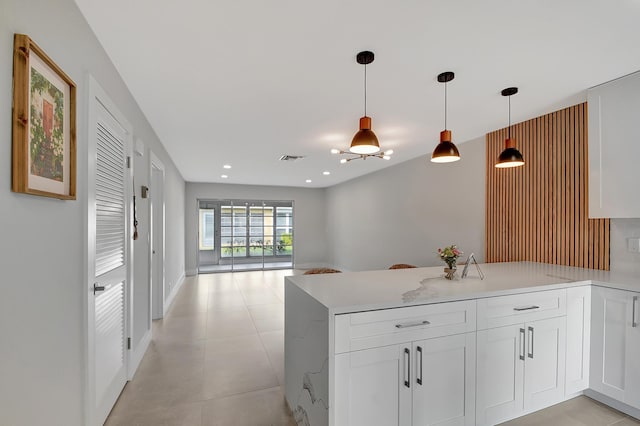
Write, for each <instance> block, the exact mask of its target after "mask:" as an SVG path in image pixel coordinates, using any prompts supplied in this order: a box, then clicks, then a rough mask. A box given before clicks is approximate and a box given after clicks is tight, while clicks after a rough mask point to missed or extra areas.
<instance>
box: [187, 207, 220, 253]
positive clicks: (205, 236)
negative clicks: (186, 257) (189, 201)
mask: <svg viewBox="0 0 640 426" xmlns="http://www.w3.org/2000/svg"><path fill="white" fill-rule="evenodd" d="M214 220H215V216H214V210H213V209H200V235H199V238H198V240H199V241H198V244H199V247H200V250H213V249H215V242H214V240H215V238H214V231H213V229H214V228H213V226H214V223H215V222H214ZM192 229H193V228H192Z"/></svg>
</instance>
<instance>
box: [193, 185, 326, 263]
mask: <svg viewBox="0 0 640 426" xmlns="http://www.w3.org/2000/svg"><path fill="white" fill-rule="evenodd" d="M325 194H326V190H325V189H312V188H293V187H284V186H259V185H229V184H216V183H192V182H188V183H187V190H186V204H185V205H184V206H185V212H186V218H185V219H186V237H187V238H186V243H185V249H186V259H187V267H186V270H187V274H189V275H193V274H195V273H196V272H197V269H198V264H197V258H198V253H197V238H198V210H197V200H199V199H203V200H223V199H231V200H243V199H246V200H282V201H289V200H292V201H293V202H294V208H293V214H294V217H293V223H294V227H295V232H294V235H293V238H294V241H293V250H294V266H295V267H296V268H309V267H314V266H325V265H326V263H327V240H328V236H327V222H326V208H325V201H326V200H325Z"/></svg>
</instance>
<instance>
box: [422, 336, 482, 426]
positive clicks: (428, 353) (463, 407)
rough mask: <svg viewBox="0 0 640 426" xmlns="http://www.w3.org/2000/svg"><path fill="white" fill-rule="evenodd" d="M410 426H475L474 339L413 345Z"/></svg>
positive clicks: (436, 341) (431, 341)
mask: <svg viewBox="0 0 640 426" xmlns="http://www.w3.org/2000/svg"><path fill="white" fill-rule="evenodd" d="M412 346H413V354H414V357H415V363H414V366H415V367H414V374H413V376H414V381H413V383H412V385H411V386H412V387H413V407H412V413H413V423H412V424H413V426H432V425H433V426H435V425H438V426H473V425H475V390H476V382H475V378H476V335H475V333H466V334H458V335H455V336H446V337H439V338H435V339H429V340H423V341H420V342H414V343H413V345H412Z"/></svg>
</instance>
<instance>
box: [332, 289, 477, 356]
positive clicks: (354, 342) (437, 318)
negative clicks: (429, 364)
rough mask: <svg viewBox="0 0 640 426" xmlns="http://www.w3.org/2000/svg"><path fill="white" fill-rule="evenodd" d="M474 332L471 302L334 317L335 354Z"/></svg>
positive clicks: (474, 305) (474, 324)
mask: <svg viewBox="0 0 640 426" xmlns="http://www.w3.org/2000/svg"><path fill="white" fill-rule="evenodd" d="M475 329H476V302H475V300H466V301H461V302H450V303H436V304H432V305H420V306H410V307H406V308H395V309H382V310H377V311H367V312H358V313H353V314H342V315H336V317H335V353H343V352H351V351H356V350H361V349H369V348H376V347H380V346H387V345H393V344H398V343H403V342H410V341H413V340H421V339H429V338H432V337H440V336H448V335H452V334H458V333H466V332H469V331H475Z"/></svg>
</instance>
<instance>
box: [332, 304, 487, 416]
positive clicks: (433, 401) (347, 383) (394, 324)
mask: <svg viewBox="0 0 640 426" xmlns="http://www.w3.org/2000/svg"><path fill="white" fill-rule="evenodd" d="M456 331H457V333H456V334H451V335H448V334H447V333H452V332H456ZM402 338H404V339H405V342H404V343H402V342H398V340H399V339H402ZM374 345H379V347H373V346H374ZM335 352H336V354H335V357H334V374H333V377H334V398H333V401H335V402H334V417H333V419H334V423H333V424H334V425H335V426H343V425H344V426H357V425H363V426H364V425H366V426H375V425H380V426H393V425H398V426H401V425H402V426H404V425H407V426H408V425H413V426H436V425H437V426H473V425H474V424H475V391H476V386H475V378H476V372H475V368H476V358H475V357H476V334H475V301H464V302H452V303H442V304H435V305H426V306H415V307H408V308H398V309H389V310H381V311H370V312H359V313H353V314H347V315H337V316H336V320H335Z"/></svg>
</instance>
